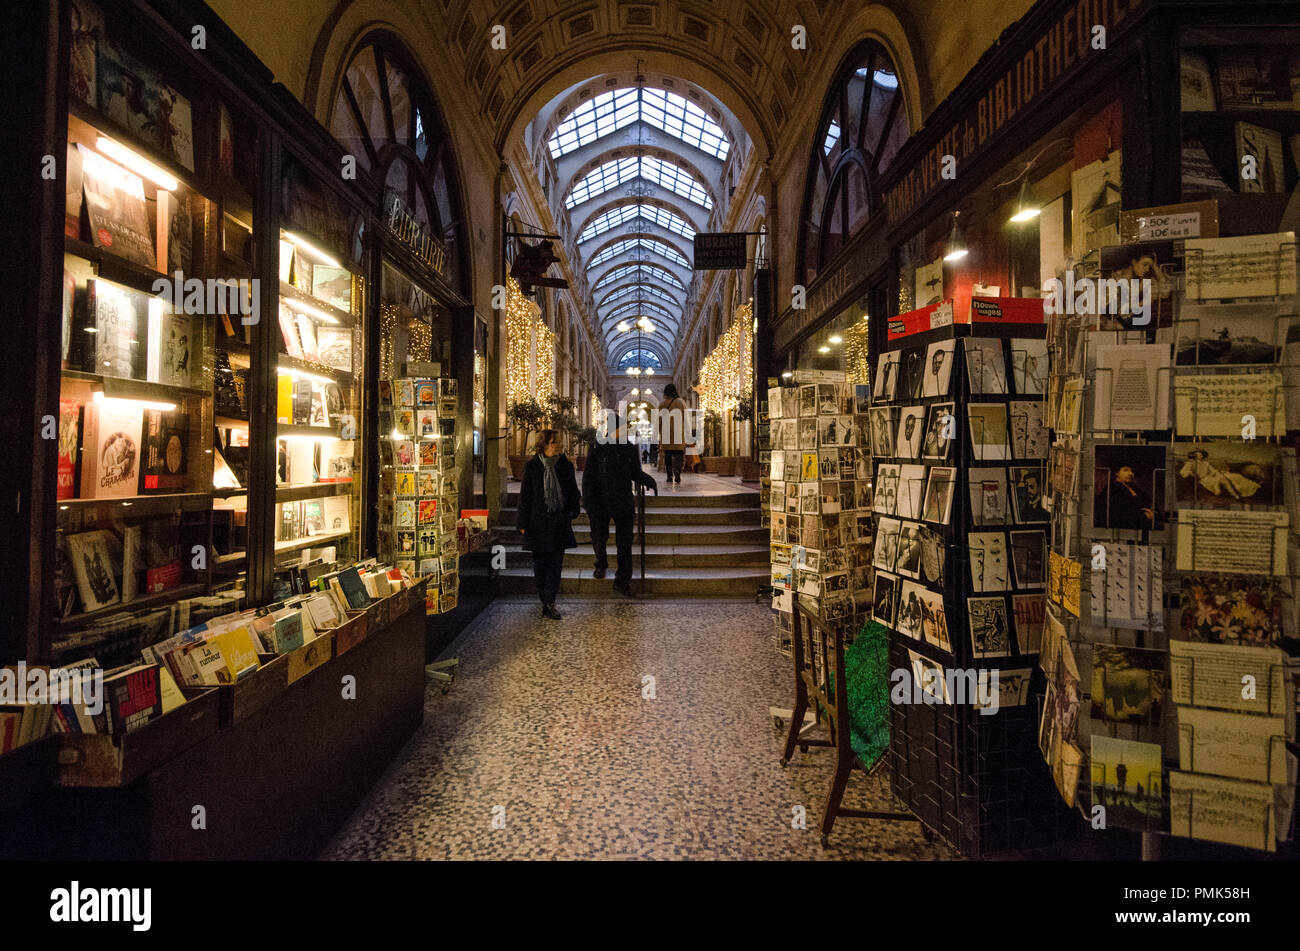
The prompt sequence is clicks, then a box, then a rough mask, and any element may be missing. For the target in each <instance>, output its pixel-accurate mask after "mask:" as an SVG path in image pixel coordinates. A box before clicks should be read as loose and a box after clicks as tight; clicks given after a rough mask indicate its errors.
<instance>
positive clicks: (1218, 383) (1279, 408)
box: [1174, 370, 1286, 439]
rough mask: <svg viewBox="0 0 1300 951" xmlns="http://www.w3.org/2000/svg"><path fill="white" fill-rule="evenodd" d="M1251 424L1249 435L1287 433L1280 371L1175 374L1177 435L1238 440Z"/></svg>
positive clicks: (1262, 435)
mask: <svg viewBox="0 0 1300 951" xmlns="http://www.w3.org/2000/svg"><path fill="white" fill-rule="evenodd" d="M1246 417H1250V420H1247V419H1246ZM1252 423H1253V429H1254V432H1253V434H1252V438H1255V437H1264V436H1280V435H1282V434H1283V433H1285V432H1286V404H1285V402H1284V400H1283V390H1282V373H1281V371H1279V370H1259V371H1256V372H1254V373H1249V374H1242V373H1222V374H1214V375H1201V376H1190V375H1186V374H1180V375H1179V376H1176V377H1174V426H1175V428H1176V429H1177V431H1178V435H1180V436H1232V437H1235V438H1237V439H1241V438H1243V436H1244V435H1245V430H1246V429H1247V427H1248V426H1249V425H1251V424H1252Z"/></svg>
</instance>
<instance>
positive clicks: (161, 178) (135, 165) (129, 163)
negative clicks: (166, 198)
mask: <svg viewBox="0 0 1300 951" xmlns="http://www.w3.org/2000/svg"><path fill="white" fill-rule="evenodd" d="M95 148H97V149H99V151H101V152H103V153H104V154H105V155H107V156H108V157H109V158H111V159H116V160H117V161H119V162H121V163H122V164H123V165H125V166H126V167H127V168H129V169H130V170H131V171H133V172H135V173H136V174H137V175H143V176H144V177H145V178H147V179H149V181H151V182H153V183H154V184H155V185H157V186H158V187H159V188H165V189H167V191H169V192H170V191H175V190H176V189H177V188H178V187H180V182H179V181H177V180H176V178H175V177H174V176H172V175H169V174H167V173H166V172H164V171H163V170H162V169H161V168H159V167H158V166H157V165H154V164H153V163H152V162H150V161H147V160H146V159H144V158H141V157H140V156H139V155H137V154H136V153H135V152H132V151H131V150H130V149H128V148H127V147H126V146H125V145H123V144H122V143H121V142H117V141H115V140H113V139H110V138H108V137H107V136H102V135H101V136H100V137H99V139H98V140H97V141H96V142H95Z"/></svg>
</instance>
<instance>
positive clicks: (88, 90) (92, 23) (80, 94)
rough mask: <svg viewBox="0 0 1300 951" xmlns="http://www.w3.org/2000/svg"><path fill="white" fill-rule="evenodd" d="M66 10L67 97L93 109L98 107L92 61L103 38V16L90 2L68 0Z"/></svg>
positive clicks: (95, 75)
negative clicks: (68, 27) (68, 22)
mask: <svg viewBox="0 0 1300 951" xmlns="http://www.w3.org/2000/svg"><path fill="white" fill-rule="evenodd" d="M68 7H69V13H70V16H71V19H72V31H71V37H70V40H71V42H70V47H71V48H70V50H69V52H68V95H69V96H70V97H71V98H73V99H75V100H77V101H78V102H83V103H85V104H86V105H88V106H91V107H92V108H93V107H96V106H98V105H99V83H98V70H97V68H96V57H97V53H98V47H99V40H100V38H101V37H102V36H103V34H104V15H103V14H102V13H101V12H100V11H99V7H97V6H96V5H95V4H94V3H91V2H90V0H72V2H71V3H69V5H68Z"/></svg>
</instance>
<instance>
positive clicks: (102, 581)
mask: <svg viewBox="0 0 1300 951" xmlns="http://www.w3.org/2000/svg"><path fill="white" fill-rule="evenodd" d="M67 541H68V555H69V557H70V559H71V561H72V570H73V575H74V577H75V578H76V581H77V591H78V593H79V594H80V595H81V605H82V610H83V611H84V612H87V613H88V612H90V611H98V610H100V609H101V608H106V607H109V606H111V605H114V604H117V603H119V602H120V601H121V600H122V592H121V588H120V586H119V585H118V581H117V570H116V569H117V562H118V557H119V554H120V547H118V546H119V545H120V542H118V541H117V537H116V536H115V535H114V534H113V533H112V532H110V531H108V530H107V529H102V528H101V529H95V530H94V531H89V532H79V533H77V534H74V535H68V536H67Z"/></svg>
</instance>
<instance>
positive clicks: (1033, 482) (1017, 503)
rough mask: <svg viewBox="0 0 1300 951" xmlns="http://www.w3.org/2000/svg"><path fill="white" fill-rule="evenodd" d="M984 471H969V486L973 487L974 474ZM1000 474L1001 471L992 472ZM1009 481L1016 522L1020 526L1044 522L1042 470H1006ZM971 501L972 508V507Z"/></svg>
mask: <svg viewBox="0 0 1300 951" xmlns="http://www.w3.org/2000/svg"><path fill="white" fill-rule="evenodd" d="M985 471H988V470H984V469H978V470H977V469H972V470H971V484H972V485H974V482H975V473H976V472H985ZM993 471H996V472H1001V471H1002V470H1000V469H997V470H993ZM1007 475H1008V478H1009V479H1010V481H1011V487H1010V498H1011V503H1012V506H1013V508H1014V512H1015V517H1016V521H1017V522H1019V523H1021V524H1027V523H1032V522H1046V521H1047V518H1048V513H1047V509H1046V508H1045V507H1044V505H1043V469H1042V467H1041V466H1019V467H1013V468H1011V469H1009V470H1007ZM973 504H974V503H973V501H972V506H973Z"/></svg>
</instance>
